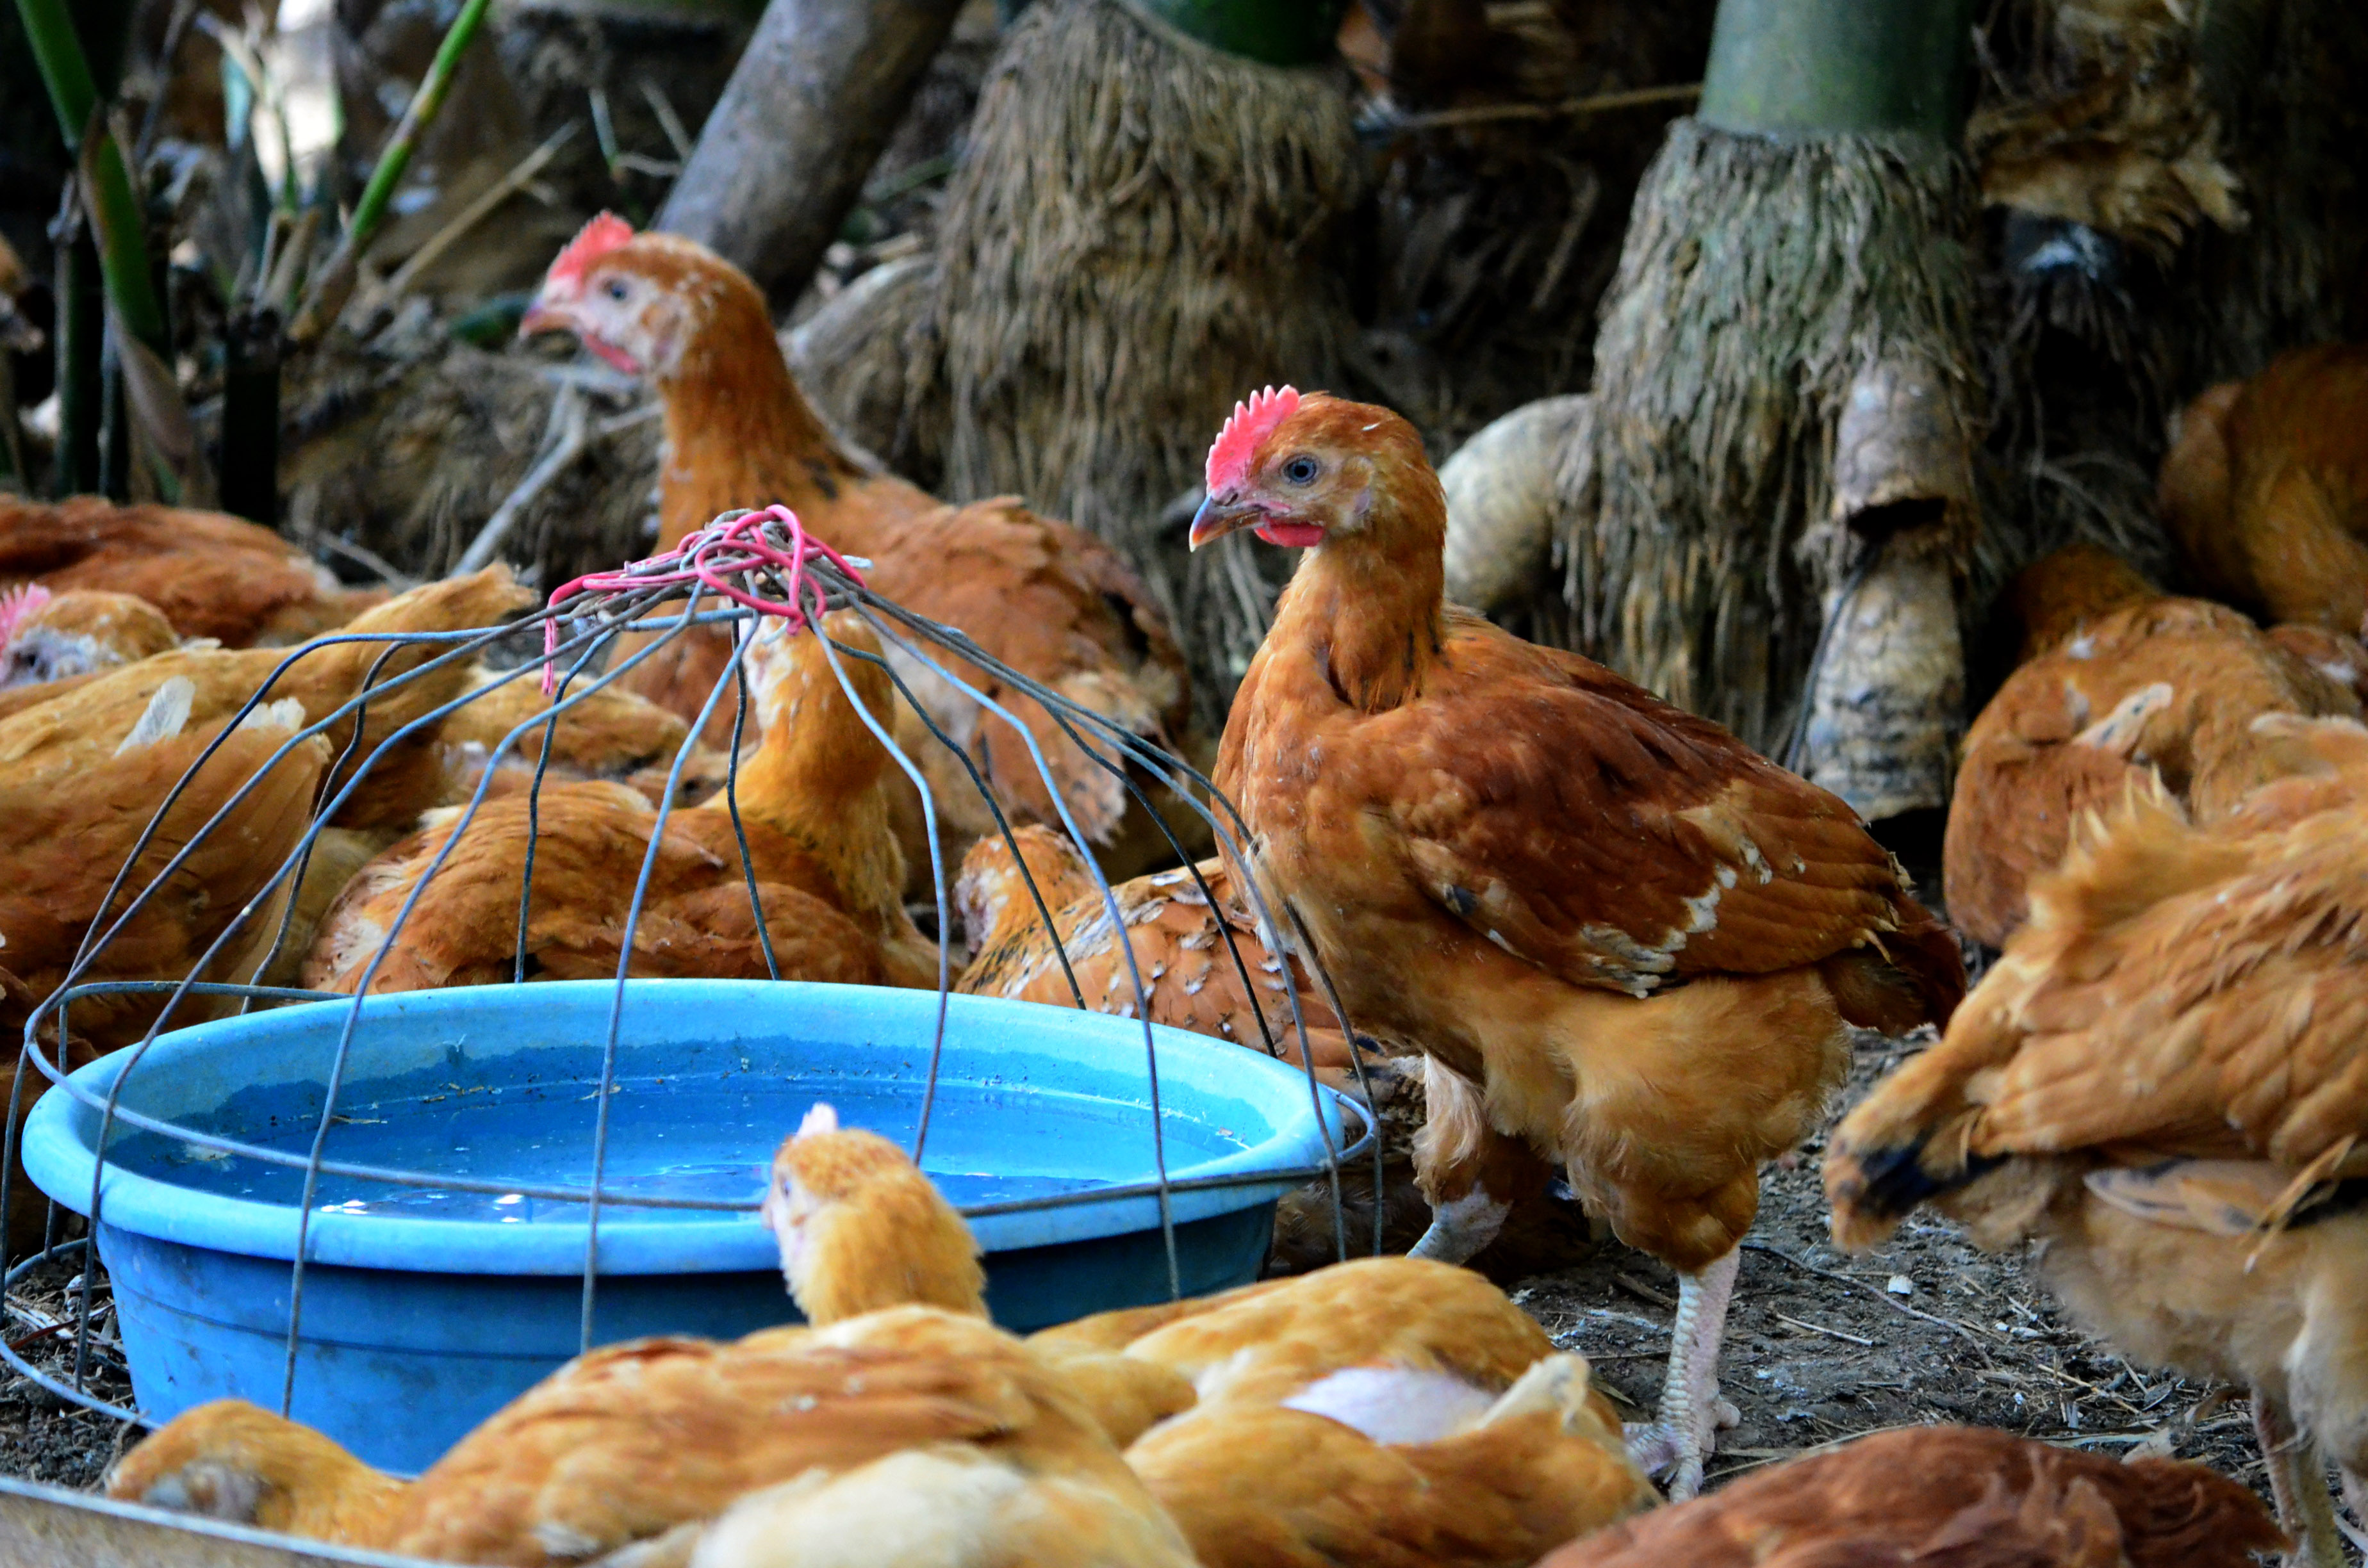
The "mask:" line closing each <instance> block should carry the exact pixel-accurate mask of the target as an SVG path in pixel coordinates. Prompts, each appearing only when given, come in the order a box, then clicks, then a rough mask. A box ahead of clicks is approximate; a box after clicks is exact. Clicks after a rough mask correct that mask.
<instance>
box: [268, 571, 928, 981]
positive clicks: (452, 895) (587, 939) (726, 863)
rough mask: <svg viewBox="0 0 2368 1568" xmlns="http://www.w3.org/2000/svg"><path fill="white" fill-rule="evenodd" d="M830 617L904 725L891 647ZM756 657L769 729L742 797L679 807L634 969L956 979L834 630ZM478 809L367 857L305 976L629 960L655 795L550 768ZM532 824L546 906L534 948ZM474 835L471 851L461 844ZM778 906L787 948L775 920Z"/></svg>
mask: <svg viewBox="0 0 2368 1568" xmlns="http://www.w3.org/2000/svg"><path fill="white" fill-rule="evenodd" d="M823 628H824V630H825V631H827V632H828V633H829V634H830V635H831V636H832V637H834V638H835V639H837V641H839V642H842V643H843V644H845V645H846V647H847V648H848V652H847V653H842V654H839V655H838V660H837V663H838V667H839V668H842V669H844V670H846V671H847V676H848V682H849V684H850V685H851V686H852V687H854V689H855V693H856V697H857V699H860V700H861V701H862V702H863V703H864V705H865V706H866V707H867V708H869V709H870V710H871V712H872V713H873V715H874V716H875V718H878V719H880V720H881V721H882V722H885V718H886V715H887V711H888V709H889V706H890V704H891V703H892V702H894V694H893V693H892V692H891V690H890V688H889V683H888V676H887V674H886V672H885V671H884V670H882V668H881V666H880V665H877V664H876V663H871V662H869V661H866V660H863V659H861V658H859V657H858V654H860V653H874V654H876V653H877V651H878V649H879V642H878V641H877V640H876V639H875V638H874V637H873V636H872V634H871V628H870V627H869V626H867V625H866V624H865V623H864V622H863V620H862V619H861V618H860V617H858V616H856V615H854V614H852V613H850V612H848V611H844V610H842V611H839V612H837V614H835V615H832V616H829V617H826V618H825V620H824V622H823ZM747 658H748V662H749V664H750V666H751V669H752V678H751V681H750V685H751V687H753V688H754V691H755V696H756V706H757V711H758V713H759V714H760V715H761V716H762V717H763V718H764V721H765V726H764V740H763V742H762V744H759V746H758V747H757V750H756V751H755V752H754V753H753V754H752V755H751V756H749V757H748V758H747V759H746V761H745V762H744V763H743V764H742V765H741V768H740V776H739V778H738V780H737V782H736V784H735V785H734V790H733V793H732V794H731V795H726V794H722V793H719V794H718V795H717V796H716V797H715V798H714V799H712V800H710V801H707V802H705V803H704V804H702V805H700V806H695V807H687V808H684V809H682V810H678V811H675V812H671V813H669V814H668V816H667V818H666V824H665V827H664V833H663V835H662V837H661V838H660V842H659V853H658V856H657V858H656V861H655V866H654V867H653V868H652V869H651V873H650V883H649V894H648V899H647V902H646V903H645V905H644V907H643V909H642V911H641V921H640V924H639V925H638V926H635V927H634V928H633V930H632V933H631V937H632V949H633V958H632V972H633V973H635V974H641V975H705V976H716V977H723V978H734V977H737V978H743V979H762V978H764V977H765V976H766V975H767V974H768V973H769V972H771V971H772V970H773V969H776V968H777V969H778V970H779V971H780V976H781V977H782V978H784V979H790V980H825V981H838V982H843V983H851V984H872V985H877V984H890V985H934V984H936V983H937V979H938V955H937V948H936V945H935V944H933V943H931V942H928V941H927V940H926V939H924V938H923V937H922V936H921V934H920V933H919V932H918V931H917V930H916V929H915V928H914V926H913V923H912V920H911V918H910V917H909V916H908V915H906V914H905V906H904V903H903V898H902V894H903V889H904V881H905V861H904V855H903V852H902V851H901V850H900V849H899V848H898V847H897V845H896V841H895V838H894V834H893V833H892V832H891V830H890V825H889V797H888V786H889V779H888V774H889V761H888V755H887V753H886V752H885V751H884V750H883V749H882V746H881V745H880V743H879V742H878V741H877V740H875V739H874V738H873V737H872V734H871V730H870V729H869V728H868V727H867V726H866V725H865V723H864V722H863V718H862V716H861V715H860V713H858V712H857V711H856V709H855V700H852V699H849V697H848V693H847V692H846V691H845V690H843V689H842V688H841V687H840V686H839V683H838V676H837V671H836V670H834V668H833V667H832V661H831V659H830V656H829V655H828V654H827V653H825V651H824V649H823V647H822V644H821V641H820V638H819V637H818V636H817V635H816V634H814V632H812V631H803V630H797V629H791V628H790V627H789V626H788V624H787V623H786V622H784V621H780V620H768V621H764V622H760V623H759V625H758V628H757V631H755V632H754V633H753V635H752V642H751V645H750V647H749V650H748V653H747ZM734 796H736V799H737V818H738V820H737V823H736V824H735V822H734ZM461 816H462V808H460V807H448V808H446V809H445V810H443V811H441V812H433V813H431V814H430V815H429V817H428V818H427V822H426V824H424V825H423V826H422V827H421V829H420V830H419V831H418V832H417V833H415V834H413V835H411V836H410V837H408V838H406V839H404V841H403V842H402V843H400V844H397V845H395V846H393V847H392V848H391V849H389V850H388V851H387V852H386V853H385V854H384V855H382V856H381V857H380V858H378V859H377V860H376V861H374V862H373V863H372V864H370V866H368V867H366V868H364V869H363V870H362V872H361V873H360V875H359V876H357V877H356V878H355V879H354V881H353V882H352V883H351V884H350V885H349V886H348V887H347V890H346V892H345V894H344V896H343V897H342V898H340V899H339V901H338V902H337V903H336V905H335V906H334V907H333V908H332V909H331V910H330V911H329V913H328V915H327V916H326V918H324V920H323V922H322V925H321V930H320V934H319V936H318V937H316V938H315V940H314V943H313V951H312V957H311V959H310V960H308V961H307V963H306V964H305V966H304V983H305V984H307V985H308V986H312V987H313V988H314V989H317V990H326V991H354V990H358V989H360V988H362V987H364V986H365V985H367V987H368V988H369V989H370V990H371V991H415V990H419V989H423V988H426V987H432V986H445V985H484V984H491V983H499V982H502V981H507V980H508V979H510V978H511V977H512V976H513V975H514V974H515V973H517V966H518V959H519V955H520V953H521V951H522V952H523V955H524V960H525V965H526V978H528V979H541V980H580V979H586V978H596V977H600V976H607V975H614V974H615V973H616V972H617V964H618V958H619V954H620V948H621V947H622V945H623V944H624V942H625V941H626V938H627V932H626V916H627V915H628V914H629V912H630V910H631V906H632V899H633V896H634V888H635V885H636V883H637V881H639V879H640V877H641V874H642V869H643V863H644V861H645V859H646V858H647V856H648V853H649V847H650V838H651V835H653V834H654V833H656V832H658V830H659V824H658V819H657V813H656V812H655V810H654V809H653V808H652V806H651V804H650V802H649V801H648V800H646V799H645V798H644V797H643V795H642V794H641V793H639V792H638V791H636V790H632V789H631V788H630V787H628V786H626V785H624V784H620V783H610V782H605V781H600V780H571V781H549V780H547V781H546V782H545V783H544V784H543V787H542V789H541V792H540V794H539V795H531V794H509V795H503V796H501V797H499V798H496V799H493V800H489V801H486V802H484V805H482V806H481V807H480V808H479V809H478V811H477V812H476V814H475V817H474V819H473V820H472V821H470V822H468V823H467V824H465V826H464V825H462V824H461ZM529 826H531V839H532V844H533V849H534V862H533V875H534V886H533V904H532V908H531V910H530V912H529V917H528V922H527V933H526V939H525V941H524V943H523V944H522V945H521V943H520V941H519V938H518V898H519V892H520V883H521V881H523V879H524V877H525V875H526V869H527V849H528V844H529ZM455 833H458V834H459V835H460V843H459V844H458V845H457V846H453V847H452V848H451V850H450V853H449V854H447V853H446V846H447V844H448V842H449V841H450V839H451V838H452V836H453V835H454V834H455ZM743 833H745V834H746V842H747V853H748V859H747V861H746V862H745V863H744V861H743V860H742V858H741V850H740V843H741V835H742V834H743ZM431 873H432V874H431ZM423 879H427V886H426V888H425V889H424V890H422V889H421V888H420V883H421V881H422V880H423ZM752 882H753V883H754V884H755V886H754V887H752V886H751V885H750V884H751V883H752ZM415 897H416V900H417V902H416V905H414V906H413V907H411V909H410V912H409V915H408V916H407V917H406V916H404V908H405V904H406V903H407V901H410V900H412V899H413V898H415ZM760 906H761V908H762V910H763V918H764V923H765V926H764V928H765V932H766V933H767V934H769V936H770V938H771V947H770V950H769V952H768V949H767V948H766V945H765V942H764V939H763V937H761V936H760V935H759V932H758V929H757V908H758V907H760ZM398 921H400V926H399V927H398Z"/></svg>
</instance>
